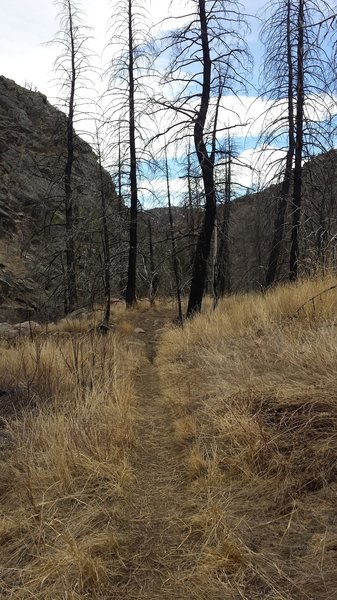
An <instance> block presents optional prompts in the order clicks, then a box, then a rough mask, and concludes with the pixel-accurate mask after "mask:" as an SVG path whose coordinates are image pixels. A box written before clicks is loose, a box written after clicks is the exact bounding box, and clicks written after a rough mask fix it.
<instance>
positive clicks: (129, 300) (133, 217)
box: [125, 0, 138, 308]
mask: <svg viewBox="0 0 337 600" xmlns="http://www.w3.org/2000/svg"><path fill="white" fill-rule="evenodd" d="M128 41H129V142H130V185H131V207H130V237H129V263H128V280H127V285H126V296H125V300H126V305H127V307H128V308H132V307H133V306H134V305H135V304H136V271H137V213H138V190H137V158H136V139H135V81H134V47H133V24H132V0H128Z"/></svg>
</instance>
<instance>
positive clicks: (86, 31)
mask: <svg viewBox="0 0 337 600" xmlns="http://www.w3.org/2000/svg"><path fill="white" fill-rule="evenodd" d="M58 8H59V11H60V12H59V32H58V34H57V36H56V37H55V39H54V40H53V41H52V42H51V44H52V45H53V46H56V48H55V50H57V51H58V55H57V59H56V61H55V78H56V83H57V86H58V89H59V106H60V108H61V109H62V110H63V112H64V113H65V114H66V121H64V123H62V126H60V128H61V129H62V134H61V139H60V149H59V150H58V151H59V152H61V153H62V158H61V160H60V161H59V162H60V163H62V164H61V165H59V168H58V172H57V173H55V172H53V173H52V175H49V177H50V178H51V179H53V183H54V184H55V181H56V180H57V184H58V189H57V193H56V192H55V193H53V191H51V192H50V191H49V194H48V197H46V195H45V196H43V195H42V196H41V197H40V202H41V204H42V205H43V213H44V215H43V222H41V221H40V222H38V223H36V226H35V230H34V231H32V232H30V234H31V239H32V242H33V243H38V242H36V239H37V238H39V236H40V237H41V231H43V232H45V231H46V230H48V235H46V236H45V238H46V239H45V246H47V247H48V248H49V246H51V247H52V250H50V251H48V252H47V253H46V252H43V248H41V255H42V254H43V253H44V254H45V255H46V256H45V257H44V264H43V269H42V268H41V269H40V271H41V279H40V281H39V284H40V285H41V284H42V286H43V288H45V287H48V289H49V295H48V294H47V297H46V298H44V305H45V306H46V305H49V306H51V305H53V306H54V305H55V308H53V310H52V311H51V313H54V314H59V315H60V314H61V312H62V311H63V312H64V314H68V313H72V312H73V311H74V310H75V309H76V308H78V307H80V306H84V305H87V304H89V303H90V302H91V303H92V299H93V296H95V298H96V299H97V300H98V299H99V300H101V299H102V298H103V296H105V298H106V307H107V310H108V307H109V305H110V299H111V297H116V296H117V297H120V295H122V297H124V298H125V300H126V304H127V306H128V307H130V308H131V307H132V306H134V305H135V303H136V301H137V296H138V297H144V296H146V297H148V298H150V300H151V301H153V299H154V298H155V296H156V295H157V294H158V293H159V294H161V295H166V294H170V295H174V296H175V297H176V300H177V311H178V317H179V319H180V321H182V319H183V317H184V316H185V315H183V311H182V307H181V298H182V296H183V295H188V298H189V300H188V306H187V310H186V317H188V318H189V317H191V316H193V315H194V314H195V313H198V312H200V309H201V305H202V299H203V297H204V294H205V293H209V294H211V295H213V298H214V304H215V305H216V303H217V302H218V300H219V298H221V297H223V296H224V295H226V294H228V293H230V292H238V291H240V290H241V291H242V290H243V291H245V290H249V289H258V288H259V289H261V288H262V289H268V288H269V287H270V286H273V285H274V284H275V283H276V282H277V281H284V280H287V279H289V280H296V279H297V278H298V276H299V275H308V274H312V273H314V272H315V271H317V270H320V269H323V270H324V269H327V268H329V267H333V265H334V262H335V251H334V248H335V245H334V240H335V235H336V227H335V222H336V214H335V202H334V193H335V191H334V190H335V181H334V171H335V169H334V161H335V151H334V143H335V117H336V101H335V81H336V77H335V72H336V65H335V60H336V52H335V50H336V46H335V12H334V7H333V6H330V5H329V4H328V3H327V2H314V1H311V0H310V1H303V2H290V1H289V2H285V1H282V2H281V1H280V2H276V1H275V2H269V3H267V5H266V6H265V7H264V9H263V10H261V11H260V12H259V14H258V15H257V17H255V19H258V35H259V39H260V56H257V57H254V55H253V54H252V51H251V48H250V44H249V36H250V31H251V28H252V27H254V28H255V29H256V28H257V26H256V22H254V17H253V15H250V14H248V13H247V14H245V11H244V7H243V6H240V5H239V4H237V3H236V2H234V1H223V2H222V1H221V0H219V1H217V2H190V4H188V3H187V4H186V7H181V8H180V13H179V14H178V15H177V16H175V15H174V14H173V15H172V17H170V18H165V19H164V20H163V23H164V24H163V23H162V24H161V28H159V29H158V27H157V28H155V27H152V28H149V15H148V14H146V10H145V9H144V8H143V7H142V6H141V5H140V4H139V3H138V2H135V1H132V0H129V1H128V2H127V1H121V2H119V3H117V4H116V7H115V9H116V18H115V19H114V20H113V21H111V22H110V23H109V24H108V28H107V39H108V42H107V44H106V48H105V55H104V56H105V63H104V65H105V66H104V68H101V69H100V70H99V69H98V67H97V64H95V57H94V56H93V54H92V52H91V50H90V42H91V36H92V31H91V29H90V27H89V25H90V24H89V23H87V22H86V17H85V14H84V12H83V10H82V7H81V5H80V4H79V3H76V2H71V1H70V0H69V1H64V2H59V3H58ZM166 21H167V22H166ZM254 61H255V63H256V62H257V63H258V64H257V66H256V67H255V71H254V73H255V75H254V76H253V70H252V69H253V65H254ZM96 62H97V61H96ZM256 71H258V73H257V74H256ZM97 81H99V84H98V83H97ZM93 88H94V89H93ZM97 90H99V92H97ZM249 97H251V100H252V103H251V104H252V106H253V107H254V109H253V110H252V107H250V112H249V111H247V110H246V109H245V103H246V104H247V98H248V99H249ZM233 99H234V100H235V103H233ZM255 105H256V106H255ZM58 119H59V117H58ZM55 120H57V119H55ZM245 121H246V122H245ZM55 127H57V125H56V126H55ZM75 130H77V131H78V132H79V133H80V134H84V135H85V138H86V140H88V141H89V143H90V144H91V147H92V148H93V149H94V152H95V154H96V157H97V174H96V177H95V180H96V187H97V188H98V192H97V197H96V196H95V202H92V203H90V198H89V195H90V194H88V190H87V185H86V184H83V181H81V177H80V176H76V169H80V168H81V160H82V158H83V147H82V146H81V143H80V141H79V140H78V137H77V133H75ZM84 132H85V133H84ZM244 138H245V139H244ZM247 139H248V141H249V147H250V148H252V147H253V146H255V150H254V151H253V153H254V160H250V162H248V163H247V162H246V164H245V163H244V159H243V156H244V154H245V152H242V148H243V147H244V146H243V144H244V143H247ZM246 147H247V146H246ZM249 152H251V151H250V150H249ZM39 160H40V159H36V163H38V164H37V166H36V168H37V173H39V170H41V160H40V164H39ZM31 169H32V167H31ZM247 170H248V171H249V170H250V171H251V172H252V173H253V176H252V177H251V185H250V186H249V185H248V186H247ZM106 171H108V173H109V175H110V176H111V177H112V181H113V183H112V187H111V185H110V188H109V183H108V181H107V178H106V175H105V172H106ZM177 184H178V185H177ZM49 187H50V188H51V186H49ZM62 188H63V192H61V189H62ZM60 193H62V195H63V199H62V200H61V202H60V196H59V194H60ZM36 204H37V207H35V214H36V213H39V209H38V202H36ZM34 218H35V219H36V216H35V217H34ZM36 220H38V219H36ZM60 227H62V228H63V234H61V233H60V231H61V230H60ZM54 231H56V232H57V233H56V235H54V233H53V232H54ZM34 238H35V239H34ZM55 238H56V239H57V241H55ZM61 238H63V239H61ZM51 240H53V241H54V242H55V243H54V245H53V242H52V241H51ZM28 245H29V244H27V246H28ZM94 256H95V257H97V260H94V261H93V260H92V258H93V257H94ZM93 270H94V272H95V275H94V278H95V285H94V286H91V285H90V284H89V285H88V282H89V281H90V280H91V279H92V274H93ZM51 281H53V284H51ZM89 288H91V289H90V290H89ZM88 291H90V294H88ZM61 306H62V308H61ZM47 312H48V311H47ZM49 312H50V311H49ZM104 319H105V321H106V322H108V319H109V315H108V313H107V314H106V316H105V318H104Z"/></svg>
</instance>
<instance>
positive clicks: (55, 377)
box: [0, 333, 137, 600]
mask: <svg viewBox="0 0 337 600" xmlns="http://www.w3.org/2000/svg"><path fill="white" fill-rule="evenodd" d="M136 363H137V359H136V357H135V356H134V355H133V354H132V353H131V352H130V351H129V350H128V349H127V347H126V345H125V344H124V342H123V341H122V340H121V339H120V338H118V337H116V335H114V334H108V335H106V336H99V335H97V334H95V333H91V334H87V335H77V336H73V337H71V336H69V335H68V336H64V335H61V336H59V335H50V336H45V335H44V336H42V337H36V338H35V340H34V341H33V342H32V341H29V340H27V339H26V340H24V339H23V340H20V341H19V342H18V343H17V344H16V345H15V346H13V347H7V348H6V347H4V348H3V349H2V352H1V356H0V374H1V375H0V378H1V380H0V387H1V388H2V389H7V390H9V391H12V393H11V395H10V398H11V399H12V402H13V404H14V406H15V408H16V410H15V411H14V410H13V408H12V406H8V407H7V408H8V414H7V421H6V422H5V421H4V422H3V429H2V430H0V437H1V440H3V441H4V442H5V443H4V444H3V445H4V448H3V452H2V453H1V455H0V463H1V464H0V494H1V508H0V590H1V598H3V599H5V598H13V599H20V600H21V599H25V600H26V599H27V600H28V599H31V598H34V599H41V600H42V599H46V600H48V599H50V600H51V599H53V600H54V599H56V598H59V599H61V598H62V599H67V600H68V599H74V600H75V599H76V600H79V599H84V598H93V599H95V598H102V597H105V598H106V597H108V591H107V590H110V589H111V586H113V585H114V584H115V583H116V584H117V583H118V581H119V579H120V577H122V575H123V573H124V571H125V565H124V562H123V536H124V533H123V531H125V515H124V514H123V506H124V502H125V498H126V497H127V495H128V491H129V488H130V484H131V482H132V481H133V471H132V468H131V466H130V454H131V452H132V448H133V444H134V390H133V387H132V383H131V380H132V378H131V377H130V375H131V373H132V370H133V369H134V368H135V365H136Z"/></svg>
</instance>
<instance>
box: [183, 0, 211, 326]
mask: <svg viewBox="0 0 337 600" xmlns="http://www.w3.org/2000/svg"><path fill="white" fill-rule="evenodd" d="M198 5H199V19H200V31H201V45H202V58H203V81H202V94H201V103H200V107H199V110H198V112H197V115H196V117H195V124H194V144H195V149H196V153H197V157H198V161H199V165H200V168H201V173H202V179H203V184H204V190H205V213H204V219H203V222H202V225H201V230H200V233H199V237H198V241H197V246H196V251H195V257H194V263H193V272H192V282H191V289H190V295H189V300H188V307H187V313H186V316H187V318H190V317H192V316H193V315H194V314H195V313H198V312H200V310H201V304H202V298H203V294H204V289H205V281H206V274H207V263H208V259H209V254H210V248H211V241H212V234H213V229H214V222H215V216H216V195H215V182H214V161H212V157H211V156H210V155H209V153H208V151H207V148H206V143H205V139H204V127H205V122H206V117H207V112H208V108H209V101H210V90H211V71H212V61H211V56H210V49H209V39H208V20H207V15H206V9H205V0H199V3H198Z"/></svg>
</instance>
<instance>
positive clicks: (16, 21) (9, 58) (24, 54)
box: [0, 0, 270, 189]
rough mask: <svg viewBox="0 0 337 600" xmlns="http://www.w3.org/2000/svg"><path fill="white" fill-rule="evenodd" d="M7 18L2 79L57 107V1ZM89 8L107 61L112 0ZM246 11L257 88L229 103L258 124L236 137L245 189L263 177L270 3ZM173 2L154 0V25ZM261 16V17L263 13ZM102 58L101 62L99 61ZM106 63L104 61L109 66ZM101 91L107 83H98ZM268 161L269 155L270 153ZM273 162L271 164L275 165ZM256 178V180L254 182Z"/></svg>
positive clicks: (97, 46)
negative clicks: (257, 150) (256, 166)
mask: <svg viewBox="0 0 337 600" xmlns="http://www.w3.org/2000/svg"><path fill="white" fill-rule="evenodd" d="M3 3H4V6H2V8H3V10H2V18H1V21H0V40H1V41H0V60H1V64H2V74H3V75H5V76H6V77H10V78H12V79H14V80H15V81H16V82H17V83H19V84H21V85H24V84H26V85H27V84H28V85H32V87H33V89H34V88H37V89H38V90H39V91H41V92H43V93H45V94H46V95H47V96H48V98H49V100H50V101H51V102H52V103H54V102H55V97H56V95H57V90H56V88H55V86H53V85H52V78H53V62H54V60H55V57H56V55H57V48H55V47H53V46H46V45H44V43H45V42H47V41H49V40H51V39H53V38H54V36H55V33H56V32H57V29H58V22H57V8H56V6H55V4H54V2H53V0H24V1H23V0H3ZM80 4H81V6H82V7H83V9H84V11H85V13H86V15H87V19H88V23H89V24H90V26H91V27H92V35H93V41H92V47H93V49H94V51H95V52H96V54H97V55H98V57H101V56H102V52H103V48H104V46H105V44H106V26H107V23H108V21H109V17H110V15H111V12H113V11H111V8H110V5H111V3H110V2H109V0H83V1H82V2H80ZM241 4H242V5H243V11H244V12H246V13H247V15H252V16H251V18H249V22H250V27H251V32H250V33H249V34H248V35H247V39H246V41H247V44H248V47H249V49H250V52H251V54H252V55H253V56H254V61H255V67H254V71H253V74H252V75H251V78H250V82H251V85H250V86H249V89H248V90H247V96H246V95H242V96H241V97H240V98H238V99H233V98H232V99H231V100H230V99H229V100H228V101H229V102H230V101H232V102H234V103H235V102H236V104H235V110H236V111H237V112H239V113H240V117H241V118H242V119H243V120H248V121H249V120H250V121H251V122H252V123H253V121H254V125H253V127H252V128H249V127H246V128H244V129H242V130H240V129H238V130H237V133H236V146H237V148H238V151H239V154H240V160H242V161H246V162H247V165H248V168H247V169H246V170H241V173H238V177H239V178H240V181H241V183H242V185H246V186H247V187H250V186H251V185H255V184H256V181H257V179H259V174H255V175H254V174H253V180H252V173H253V171H252V170H251V169H250V168H249V167H251V166H252V164H253V163H254V161H256V157H255V158H254V152H253V148H254V146H255V144H256V140H257V137H258V135H259V132H260V130H261V127H262V119H261V117H260V119H257V120H256V117H258V115H259V114H261V112H263V110H264V109H265V108H266V105H265V104H263V103H262V102H261V100H258V99H257V94H258V91H257V87H258V71H259V65H260V62H261V52H262V50H261V45H260V42H259V38H258V30H259V20H258V18H256V17H254V16H253V15H256V14H259V12H260V11H261V9H262V7H263V6H265V4H266V3H265V0H253V1H252V0H243V1H242V2H241ZM169 5H170V0H152V1H149V2H148V3H147V5H146V6H147V7H148V11H149V16H150V19H151V20H152V22H153V24H154V23H157V22H158V21H159V20H160V19H162V18H163V16H165V15H167V14H168V11H169ZM172 10H173V11H174V14H177V13H178V14H179V11H183V12H184V10H185V9H184V2H183V0H182V1H180V0H173V3H172ZM260 14H261V12H260ZM99 60H100V58H98V62H99ZM102 62H104V58H103V61H102ZM96 87H97V88H100V87H101V84H100V83H99V82H97V85H96ZM267 157H268V154H267ZM269 162H270V161H269ZM170 165H171V167H172V186H173V188H174V189H178V188H179V185H180V186H181V180H179V178H178V177H177V175H178V172H177V170H176V167H175V166H174V161H173V156H171V157H170ZM254 178H255V181H254ZM154 187H157V189H162V188H163V181H160V180H159V181H156V182H154Z"/></svg>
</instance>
